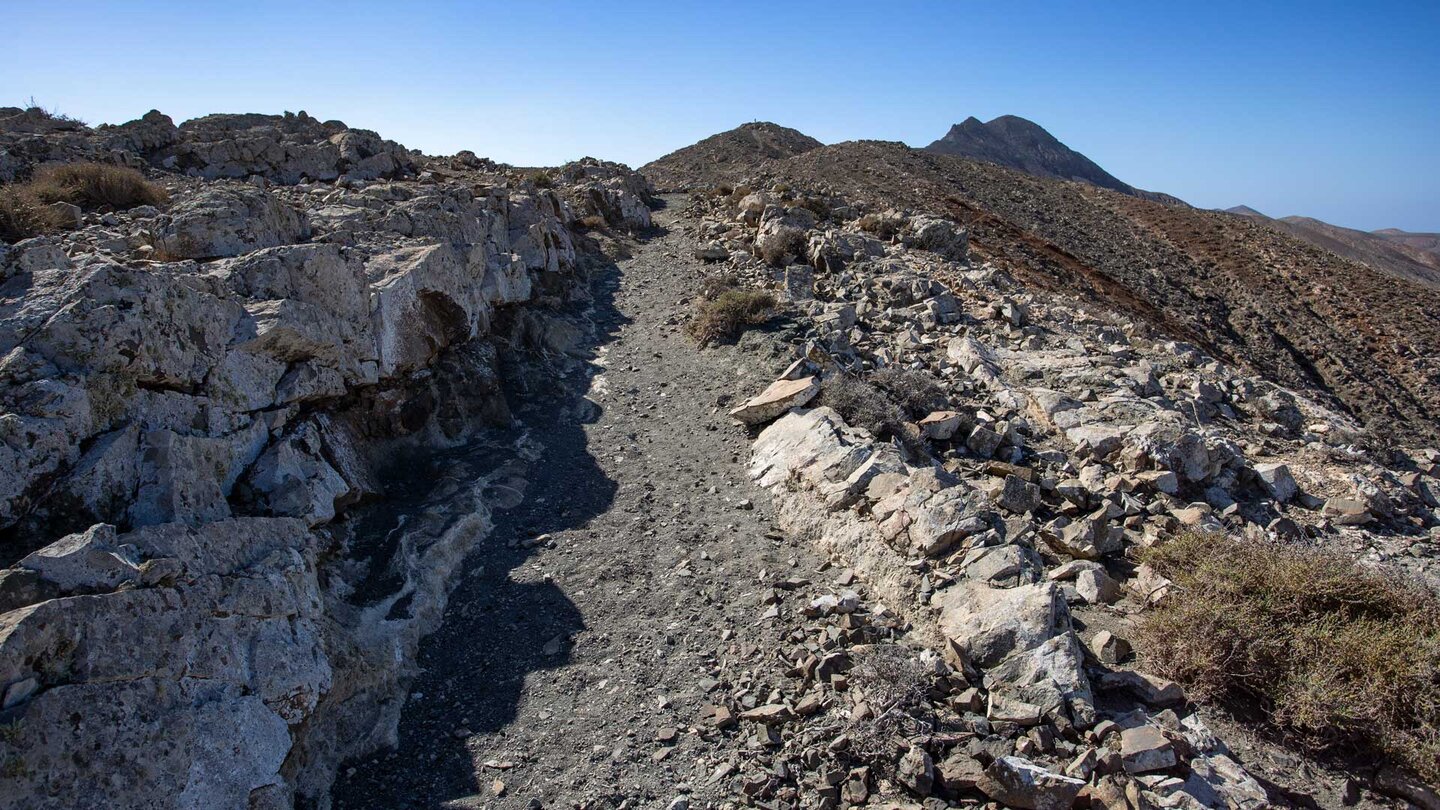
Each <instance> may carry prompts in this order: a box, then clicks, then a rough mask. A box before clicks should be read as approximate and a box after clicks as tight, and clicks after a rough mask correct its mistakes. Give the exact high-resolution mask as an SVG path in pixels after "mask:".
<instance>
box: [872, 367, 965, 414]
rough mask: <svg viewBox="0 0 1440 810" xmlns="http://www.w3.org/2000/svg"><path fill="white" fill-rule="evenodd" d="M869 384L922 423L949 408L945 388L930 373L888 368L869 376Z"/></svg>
mask: <svg viewBox="0 0 1440 810" xmlns="http://www.w3.org/2000/svg"><path fill="white" fill-rule="evenodd" d="M870 382H872V383H874V384H875V385H876V386H877V387H879V388H880V389H881V390H883V391H884V392H885V393H887V394H889V395H890V399H891V400H893V401H894V402H895V403H896V404H897V405H899V406H900V407H901V408H903V409H904V410H905V412H906V413H907V414H908V415H909V416H911V417H912V418H915V419H919V418H921V417H924V416H926V415H928V414H929V413H930V412H931V411H936V410H940V409H942V408H944V407H945V406H946V405H947V404H948V398H947V397H946V396H945V388H944V387H943V386H941V385H940V381H939V380H937V379H935V377H934V375H932V374H930V373H929V372H928V371H920V370H917V369H910V368H895V367H894V366H887V367H885V368H882V369H880V370H879V371H877V372H875V373H874V374H871V375H870Z"/></svg>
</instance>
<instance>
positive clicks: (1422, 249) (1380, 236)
mask: <svg viewBox="0 0 1440 810" xmlns="http://www.w3.org/2000/svg"><path fill="white" fill-rule="evenodd" d="M1225 212H1226V213H1228V214H1238V215H1240V216H1244V217H1250V218H1252V219H1255V220H1258V221H1260V222H1263V223H1265V224H1267V225H1269V226H1270V227H1272V228H1275V229H1276V230H1279V231H1282V232H1284V233H1288V234H1290V235H1291V236H1294V237H1295V238H1297V239H1300V240H1303V241H1305V242H1309V243H1310V244H1312V245H1315V246H1316V247H1319V248H1323V249H1325V250H1328V251H1330V252H1331V253H1334V254H1336V255H1337V256H1342V257H1344V258H1346V259H1349V260H1351V261H1355V262H1360V263H1361V264H1364V265H1366V266H1367V267H1371V268H1374V269H1375V270H1379V271H1380V272H1382V273H1389V274H1390V275H1393V276H1395V277H1396V278H1402V279H1405V280H1406V281H1412V282H1415V283H1417V284H1423V285H1425V286H1427V287H1430V288H1432V289H1435V288H1440V250H1437V245H1440V237H1437V236H1436V235H1435V234H1431V233H1410V232H1407V231H1400V230H1395V229H1387V230H1381V231H1368V232H1367V231H1360V230H1356V229H1354V228H1342V227H1340V226H1338V225H1331V224H1330V223H1328V222H1322V221H1321V220H1318V219H1315V218H1314V217H1280V218H1278V219H1271V218H1270V217H1267V216H1265V215H1264V214H1262V213H1260V212H1259V211H1256V210H1255V209H1254V208H1251V207H1250V206H1248V205H1237V206H1235V207H1234V208H1227V209H1225Z"/></svg>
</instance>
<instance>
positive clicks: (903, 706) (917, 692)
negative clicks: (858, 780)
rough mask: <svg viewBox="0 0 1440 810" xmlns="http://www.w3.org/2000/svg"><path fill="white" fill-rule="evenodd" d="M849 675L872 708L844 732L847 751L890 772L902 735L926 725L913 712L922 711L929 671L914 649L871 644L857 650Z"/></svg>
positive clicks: (900, 744) (922, 728) (852, 683)
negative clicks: (847, 741) (867, 715)
mask: <svg viewBox="0 0 1440 810" xmlns="http://www.w3.org/2000/svg"><path fill="white" fill-rule="evenodd" d="M848 677H849V679H850V684H851V688H852V689H855V690H857V692H858V693H859V694H862V695H864V698H865V704H866V705H867V706H869V707H870V711H871V712H872V715H871V716H870V717H867V718H865V719H863V720H859V721H856V722H853V723H852V724H851V725H850V728H849V729H848V730H847V732H846V733H847V736H848V737H850V753H851V755H852V756H854V757H855V758H856V759H858V760H861V761H864V762H868V763H869V764H870V765H872V766H874V767H878V768H879V769H880V770H881V771H882V772H883V773H890V772H892V771H893V769H894V765H895V760H896V754H897V753H898V752H899V751H901V750H903V746H904V743H905V738H906V737H908V736H910V735H912V734H915V733H916V732H917V731H922V730H924V729H925V728H926V726H924V725H923V724H922V723H920V722H917V717H916V715H919V714H923V713H924V712H925V711H926V708H927V705H926V700H925V696H926V695H927V694H928V692H929V691H930V686H931V684H932V682H933V681H934V677H933V672H932V671H930V670H928V669H927V668H926V667H925V665H924V664H923V663H921V661H920V659H919V658H918V657H917V656H916V655H915V652H914V651H913V650H910V649H908V648H906V647H902V646H900V645H898V644H876V645H874V646H872V647H864V648H857V649H856V652H855V663H854V666H853V667H851V669H850V672H849V673H848Z"/></svg>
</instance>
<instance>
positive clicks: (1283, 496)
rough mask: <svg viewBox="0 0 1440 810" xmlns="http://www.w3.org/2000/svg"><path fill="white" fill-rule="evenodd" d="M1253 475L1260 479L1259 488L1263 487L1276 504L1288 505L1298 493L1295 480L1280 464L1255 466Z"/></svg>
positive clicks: (1269, 463) (1272, 463)
mask: <svg viewBox="0 0 1440 810" xmlns="http://www.w3.org/2000/svg"><path fill="white" fill-rule="evenodd" d="M1255 475H1256V477H1258V478H1259V479H1260V486H1262V487H1264V488H1265V491H1266V492H1267V493H1269V494H1270V497H1272V498H1274V499H1275V501H1276V502H1277V503H1289V502H1290V500H1291V499H1293V498H1294V497H1295V494H1296V493H1297V492H1299V491H1300V487H1299V486H1297V485H1296V484H1295V478H1294V477H1293V476H1291V475H1290V468H1289V467H1288V466H1286V465H1285V464H1283V463H1281V462H1278V461H1276V462H1267V463H1264V464H1256V465H1255Z"/></svg>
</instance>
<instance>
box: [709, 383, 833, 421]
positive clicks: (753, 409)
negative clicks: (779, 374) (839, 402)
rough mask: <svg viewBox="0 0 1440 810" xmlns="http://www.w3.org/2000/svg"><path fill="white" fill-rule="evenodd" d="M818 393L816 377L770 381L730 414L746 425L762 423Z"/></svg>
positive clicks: (818, 387) (818, 384)
mask: <svg viewBox="0 0 1440 810" xmlns="http://www.w3.org/2000/svg"><path fill="white" fill-rule="evenodd" d="M818 393H820V379H819V378H818V377H802V378H800V379H798V380H776V381H775V382H773V383H770V387H768V388H766V389H765V390H764V391H761V392H760V393H758V394H756V395H755V396H753V397H751V398H750V399H748V400H746V401H745V404H743V405H741V406H740V407H738V408H736V409H734V410H733V411H731V412H730V416H731V417H732V418H734V419H738V420H739V421H741V422H744V423H745V424H747V425H763V424H765V423H766V422H769V421H770V420H772V419H776V418H778V417H779V416H781V415H782V414H784V413H785V412H786V411H788V410H790V409H791V408H798V407H800V406H801V405H804V404H805V403H807V402H809V401H810V400H812V399H814V398H815V395H816V394H818Z"/></svg>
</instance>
